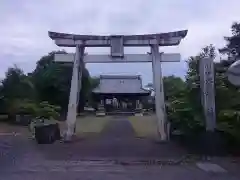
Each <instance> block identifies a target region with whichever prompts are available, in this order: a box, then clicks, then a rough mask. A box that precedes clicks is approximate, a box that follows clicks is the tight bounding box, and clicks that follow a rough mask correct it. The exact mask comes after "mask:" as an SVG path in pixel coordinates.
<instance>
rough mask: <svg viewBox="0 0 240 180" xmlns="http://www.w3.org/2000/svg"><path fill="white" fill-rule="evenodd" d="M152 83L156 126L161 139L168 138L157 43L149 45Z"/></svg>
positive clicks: (165, 139)
mask: <svg viewBox="0 0 240 180" xmlns="http://www.w3.org/2000/svg"><path fill="white" fill-rule="evenodd" d="M151 55H152V70H153V85H154V90H155V109H156V115H157V124H158V126H157V128H158V133H159V136H160V140H161V141H167V140H168V139H169V137H168V134H169V128H167V127H168V126H167V118H166V108H165V101H164V89H163V79H162V67H161V54H160V53H159V45H158V44H153V45H152V46H151Z"/></svg>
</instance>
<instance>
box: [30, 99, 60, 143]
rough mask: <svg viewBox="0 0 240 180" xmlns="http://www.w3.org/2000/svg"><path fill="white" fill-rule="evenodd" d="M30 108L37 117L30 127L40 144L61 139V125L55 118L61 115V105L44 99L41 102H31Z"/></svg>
mask: <svg viewBox="0 0 240 180" xmlns="http://www.w3.org/2000/svg"><path fill="white" fill-rule="evenodd" d="M28 109H29V111H30V112H32V113H33V114H34V117H35V118H34V119H33V120H32V122H31V123H30V126H29V128H30V131H31V132H32V135H33V137H34V138H35V139H36V141H37V142H38V143H39V144H49V143H53V142H54V141H55V140H57V139H60V129H59V125H58V122H57V121H56V120H55V119H57V118H58V117H59V113H58V111H59V110H60V107H58V106H54V105H51V104H49V103H48V102H46V101H44V102H41V103H39V104H36V103H33V104H30V105H29V106H28Z"/></svg>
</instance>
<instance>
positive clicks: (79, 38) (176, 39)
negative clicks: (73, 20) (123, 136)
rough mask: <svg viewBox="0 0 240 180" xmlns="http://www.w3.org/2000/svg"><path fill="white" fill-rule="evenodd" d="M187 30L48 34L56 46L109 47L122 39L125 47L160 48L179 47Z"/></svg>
mask: <svg viewBox="0 0 240 180" xmlns="http://www.w3.org/2000/svg"><path fill="white" fill-rule="evenodd" d="M187 32H188V31H187V30H183V31H174V32H168V33H159V34H144V35H110V36H97V35H77V34H66V33H58V32H51V31H49V32H48V35H49V37H50V38H51V39H52V40H55V43H56V45H58V46H66V47H75V46H76V45H83V46H85V47H109V46H111V40H112V39H114V38H115V39H116V38H120V39H122V41H123V46H149V45H151V44H156V43H157V44H158V45H159V46H175V45H179V44H180V42H181V40H182V39H183V38H184V37H185V36H186V35H187Z"/></svg>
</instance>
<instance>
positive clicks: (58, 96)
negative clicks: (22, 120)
mask: <svg viewBox="0 0 240 180" xmlns="http://www.w3.org/2000/svg"><path fill="white" fill-rule="evenodd" d="M55 53H66V52H65V51H57V52H51V53H49V54H48V55H46V56H43V57H42V58H41V59H40V60H39V61H38V62H37V66H36V68H35V70H34V71H33V72H32V73H29V74H28V75H25V74H24V73H23V71H22V70H21V69H19V68H18V67H16V66H14V67H11V68H9V69H8V71H7V72H6V77H5V79H3V80H2V84H1V86H0V107H1V113H7V114H9V115H10V116H14V115H15V114H18V113H23V111H25V113H28V114H29V113H30V114H34V116H40V114H42V115H41V116H45V115H46V116H49V115H47V114H48V113H49V112H51V111H52V113H53V114H54V112H58V113H59V112H60V113H66V112H67V107H68V100H69V92H70V84H71V77H72V65H71V64H68V65H63V64H58V63H55V62H54V54H55ZM82 68H83V73H82V89H81V92H80V98H79V111H80V109H83V107H84V105H85V103H86V101H87V100H88V99H91V93H90V92H91V90H92V88H94V87H95V86H96V85H97V84H98V83H97V82H98V81H97V80H96V79H92V78H91V77H90V75H89V72H88V70H87V69H86V68H85V67H84V66H83V67H82ZM44 102H47V103H44ZM43 106H44V107H43ZM55 106H57V107H58V106H59V107H61V110H60V109H58V108H57V109H58V110H56V109H55ZM45 110H46V111H45ZM44 114H45V115H44Z"/></svg>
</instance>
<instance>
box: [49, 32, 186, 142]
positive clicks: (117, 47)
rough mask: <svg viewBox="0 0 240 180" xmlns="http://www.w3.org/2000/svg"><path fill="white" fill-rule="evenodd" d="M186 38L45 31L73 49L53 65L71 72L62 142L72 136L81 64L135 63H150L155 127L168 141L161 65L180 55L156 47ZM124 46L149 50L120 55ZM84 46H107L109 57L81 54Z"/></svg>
mask: <svg viewBox="0 0 240 180" xmlns="http://www.w3.org/2000/svg"><path fill="white" fill-rule="evenodd" d="M186 35H187V30H183V31H175V32H168V33H160V34H146V35H113V36H95V35H75V34H66V33H57V32H49V37H50V38H51V39H52V40H54V41H55V44H56V45H58V46H65V47H75V48H76V53H74V54H56V55H55V61H56V62H62V63H64V62H71V63H73V73H72V80H71V90H70V96H69V105H68V113H67V120H66V123H67V131H66V134H65V140H70V139H71V136H72V135H73V133H74V128H75V124H76V116H77V105H78V100H79V99H78V98H79V95H78V94H79V92H80V90H81V78H82V66H83V65H84V63H128V62H131V63H137V62H152V68H153V84H154V88H155V92H156V93H155V105H156V114H157V124H158V132H159V135H160V139H161V140H163V141H165V140H168V130H167V129H168V128H167V119H166V112H165V103H164V91H163V81H162V70H161V62H178V61H180V59H181V56H180V54H178V53H176V54H175V53H174V54H164V53H160V52H159V46H176V45H179V44H180V42H181V40H182V39H183V38H184V37H185V36H186ZM124 46H125V47H144V46H149V47H150V48H151V52H150V53H146V54H124ZM85 47H110V49H111V53H110V55H87V54H85V53H84V49H85Z"/></svg>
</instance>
